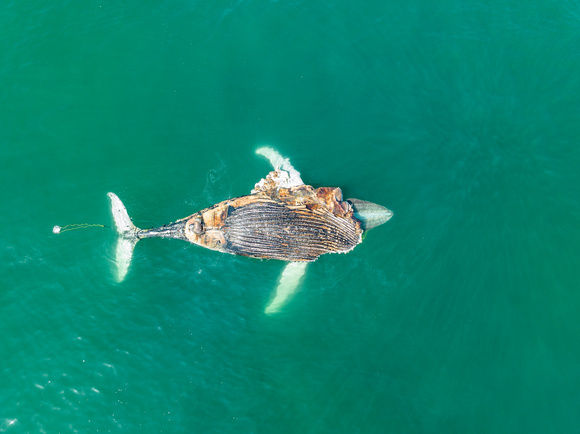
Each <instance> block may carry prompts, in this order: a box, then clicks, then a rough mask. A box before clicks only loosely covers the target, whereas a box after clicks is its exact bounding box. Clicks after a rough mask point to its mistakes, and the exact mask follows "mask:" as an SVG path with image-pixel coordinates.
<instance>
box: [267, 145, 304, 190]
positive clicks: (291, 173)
mask: <svg viewBox="0 0 580 434" xmlns="http://www.w3.org/2000/svg"><path fill="white" fill-rule="evenodd" d="M256 154H258V155H262V156H264V157H266V158H267V159H268V160H270V164H271V165H272V167H273V168H274V170H280V169H281V170H284V171H286V172H288V177H289V179H288V180H286V181H285V182H284V187H286V188H288V187H294V186H297V185H303V184H304V182H303V181H302V178H300V172H298V171H297V170H296V169H294V166H292V164H291V163H290V160H289V159H288V158H284V157H282V155H280V153H279V152H278V151H276V150H275V149H272V148H269V147H267V146H264V147H262V148H258V149H257V150H256Z"/></svg>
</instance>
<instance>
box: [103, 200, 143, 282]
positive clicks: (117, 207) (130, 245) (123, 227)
mask: <svg viewBox="0 0 580 434" xmlns="http://www.w3.org/2000/svg"><path fill="white" fill-rule="evenodd" d="M107 195H108V196H109V199H111V213H112V214H113V220H114V222H115V228H116V229H117V234H118V235H119V238H118V239H117V245H116V247H115V264H116V265H117V270H116V271H117V272H116V275H115V277H116V279H117V282H122V281H123V279H125V276H126V275H127V271H129V265H130V264H131V258H132V257H133V249H135V244H137V241H139V238H138V237H137V233H138V232H139V228H137V227H136V226H135V225H134V224H133V222H132V221H131V217H129V214H128V213H127V209H126V208H125V205H123V202H121V199H119V198H118V197H117V195H116V194H115V193H108V194H107Z"/></svg>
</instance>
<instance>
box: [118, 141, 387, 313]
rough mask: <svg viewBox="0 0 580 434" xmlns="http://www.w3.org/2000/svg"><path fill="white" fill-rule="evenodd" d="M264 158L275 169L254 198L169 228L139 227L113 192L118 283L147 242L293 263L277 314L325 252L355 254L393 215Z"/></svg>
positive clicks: (269, 154)
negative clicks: (169, 242) (163, 241)
mask: <svg viewBox="0 0 580 434" xmlns="http://www.w3.org/2000/svg"><path fill="white" fill-rule="evenodd" d="M256 153H258V154H260V155H263V156H265V157H266V158H268V159H269V160H270V163H271V164H272V166H273V168H274V170H273V171H272V172H270V173H269V174H268V175H267V176H266V178H264V179H262V180H260V182H258V183H257V184H256V185H255V187H254V189H253V190H252V191H251V194H249V195H247V196H241V197H237V198H233V199H228V200H224V201H223V202H220V203H217V204H215V205H213V206H210V207H209V208H206V209H204V210H201V211H199V212H197V213H195V214H192V215H190V216H189V217H185V218H183V219H180V220H177V221H176V222H173V223H170V224H167V225H164V226H161V227H157V228H152V229H139V228H137V227H136V226H135V225H134V224H133V222H132V221H131V218H130V217H129V215H128V213H127V210H126V208H125V206H124V205H123V203H122V202H121V200H120V199H119V198H118V197H117V196H116V195H115V194H114V193H109V194H108V196H109V198H110V200H111V210H112V214H113V220H114V222H115V226H116V229H117V232H118V235H119V237H118V241H117V246H116V258H115V261H116V264H117V280H118V281H122V280H123V279H124V278H125V275H126V274H127V271H128V268H129V264H130V262H131V257H132V254H133V249H134V247H135V244H136V243H137V241H139V240H140V239H142V238H151V237H162V238H176V239H180V240H184V241H189V242H191V243H193V244H197V245H199V246H202V247H206V248H208V249H211V250H217V251H220V252H224V253H231V254H235V255H242V256H248V257H252V258H260V259H278V260H282V261H287V262H290V263H289V264H288V265H287V266H286V268H285V269H284V271H283V272H282V275H281V278H280V281H279V284H278V287H277V290H276V296H275V297H274V299H273V301H272V302H271V303H270V304H269V305H268V307H267V308H266V312H267V313H273V312H275V311H277V310H278V309H279V308H280V306H281V305H282V304H283V303H284V301H285V300H286V299H287V298H288V297H289V296H290V295H291V294H292V293H293V292H294V291H295V290H296V288H297V287H298V283H299V281H300V279H301V277H302V276H303V274H304V272H305V269H306V264H307V263H308V262H312V261H314V260H316V259H317V258H318V257H319V256H320V255H322V254H325V253H346V252H349V251H351V250H352V249H353V248H354V247H355V246H356V245H357V244H359V243H360V242H361V241H362V233H363V231H366V230H368V229H371V228H373V227H375V226H378V225H380V224H383V223H385V222H386V221H387V220H389V219H390V218H391V217H392V215H393V213H392V212H391V211H390V210H388V209H387V208H385V207H383V206H380V205H377V204H374V203H371V202H366V201H363V200H359V199H348V200H346V201H344V200H343V197H342V191H341V189H340V188H338V187H320V188H316V189H315V188H313V187H311V186H309V185H305V184H304V183H303V182H302V179H301V178H300V173H299V172H298V171H296V169H294V167H292V165H291V164H290V161H289V160H288V159H287V158H283V157H282V156H281V155H280V154H279V153H278V152H277V151H275V150H274V149H272V148H267V147H264V148H260V149H258V150H257V151H256Z"/></svg>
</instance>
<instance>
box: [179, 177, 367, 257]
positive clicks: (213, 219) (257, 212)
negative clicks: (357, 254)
mask: <svg viewBox="0 0 580 434" xmlns="http://www.w3.org/2000/svg"><path fill="white" fill-rule="evenodd" d="M287 176H288V175H287V174H286V172H283V171H273V172H270V173H269V174H268V176H267V177H266V178H265V179H263V180H261V181H260V182H259V183H258V184H256V186H255V188H254V190H252V194H250V195H248V196H241V197H238V198H234V199H229V200H225V201H223V202H220V203H218V204H216V205H213V206H211V207H209V208H206V209H204V210H202V211H199V212H198V213H195V214H193V215H192V216H190V217H187V218H186V219H184V220H187V222H186V224H185V236H186V237H187V239H188V240H189V241H190V242H192V243H194V244H198V245H200V246H203V247H206V248H208V249H212V250H218V251H221V252H227V253H233V254H238V255H243V256H251V257H257V258H266V259H280V260H287V261H313V260H315V259H316V258H318V256H319V255H321V254H323V253H345V252H348V251H350V250H352V249H353V248H354V247H355V246H356V245H357V244H358V243H360V241H361V234H362V230H361V227H360V222H359V221H358V220H357V219H356V218H355V217H354V215H353V210H352V208H351V206H350V204H349V203H348V202H345V201H342V191H341V190H340V188H333V187H321V188H318V189H314V188H313V187H311V186H308V185H300V186H293V187H288V188H287V187H284V186H283V185H285V183H286V182H287V180H286V178H287Z"/></svg>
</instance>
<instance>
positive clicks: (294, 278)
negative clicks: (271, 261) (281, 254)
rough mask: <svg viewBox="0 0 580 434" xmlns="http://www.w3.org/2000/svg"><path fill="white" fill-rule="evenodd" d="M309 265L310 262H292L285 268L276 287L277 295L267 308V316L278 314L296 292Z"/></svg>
mask: <svg viewBox="0 0 580 434" xmlns="http://www.w3.org/2000/svg"><path fill="white" fill-rule="evenodd" d="M307 265H308V262H290V263H289V264H288V265H286V267H284V271H282V274H281V275H280V280H279V282H278V286H277V287H276V295H275V296H274V299H273V300H272V301H271V302H270V304H268V306H267V307H266V310H265V312H266V313H267V314H273V313H276V312H278V311H279V310H280V308H281V307H282V306H283V305H284V303H285V302H286V301H287V300H288V299H289V298H290V297H291V296H292V295H293V294H294V293H295V292H296V290H297V289H298V286H299V285H300V281H301V280H302V276H304V273H305V272H306V266H307Z"/></svg>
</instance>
